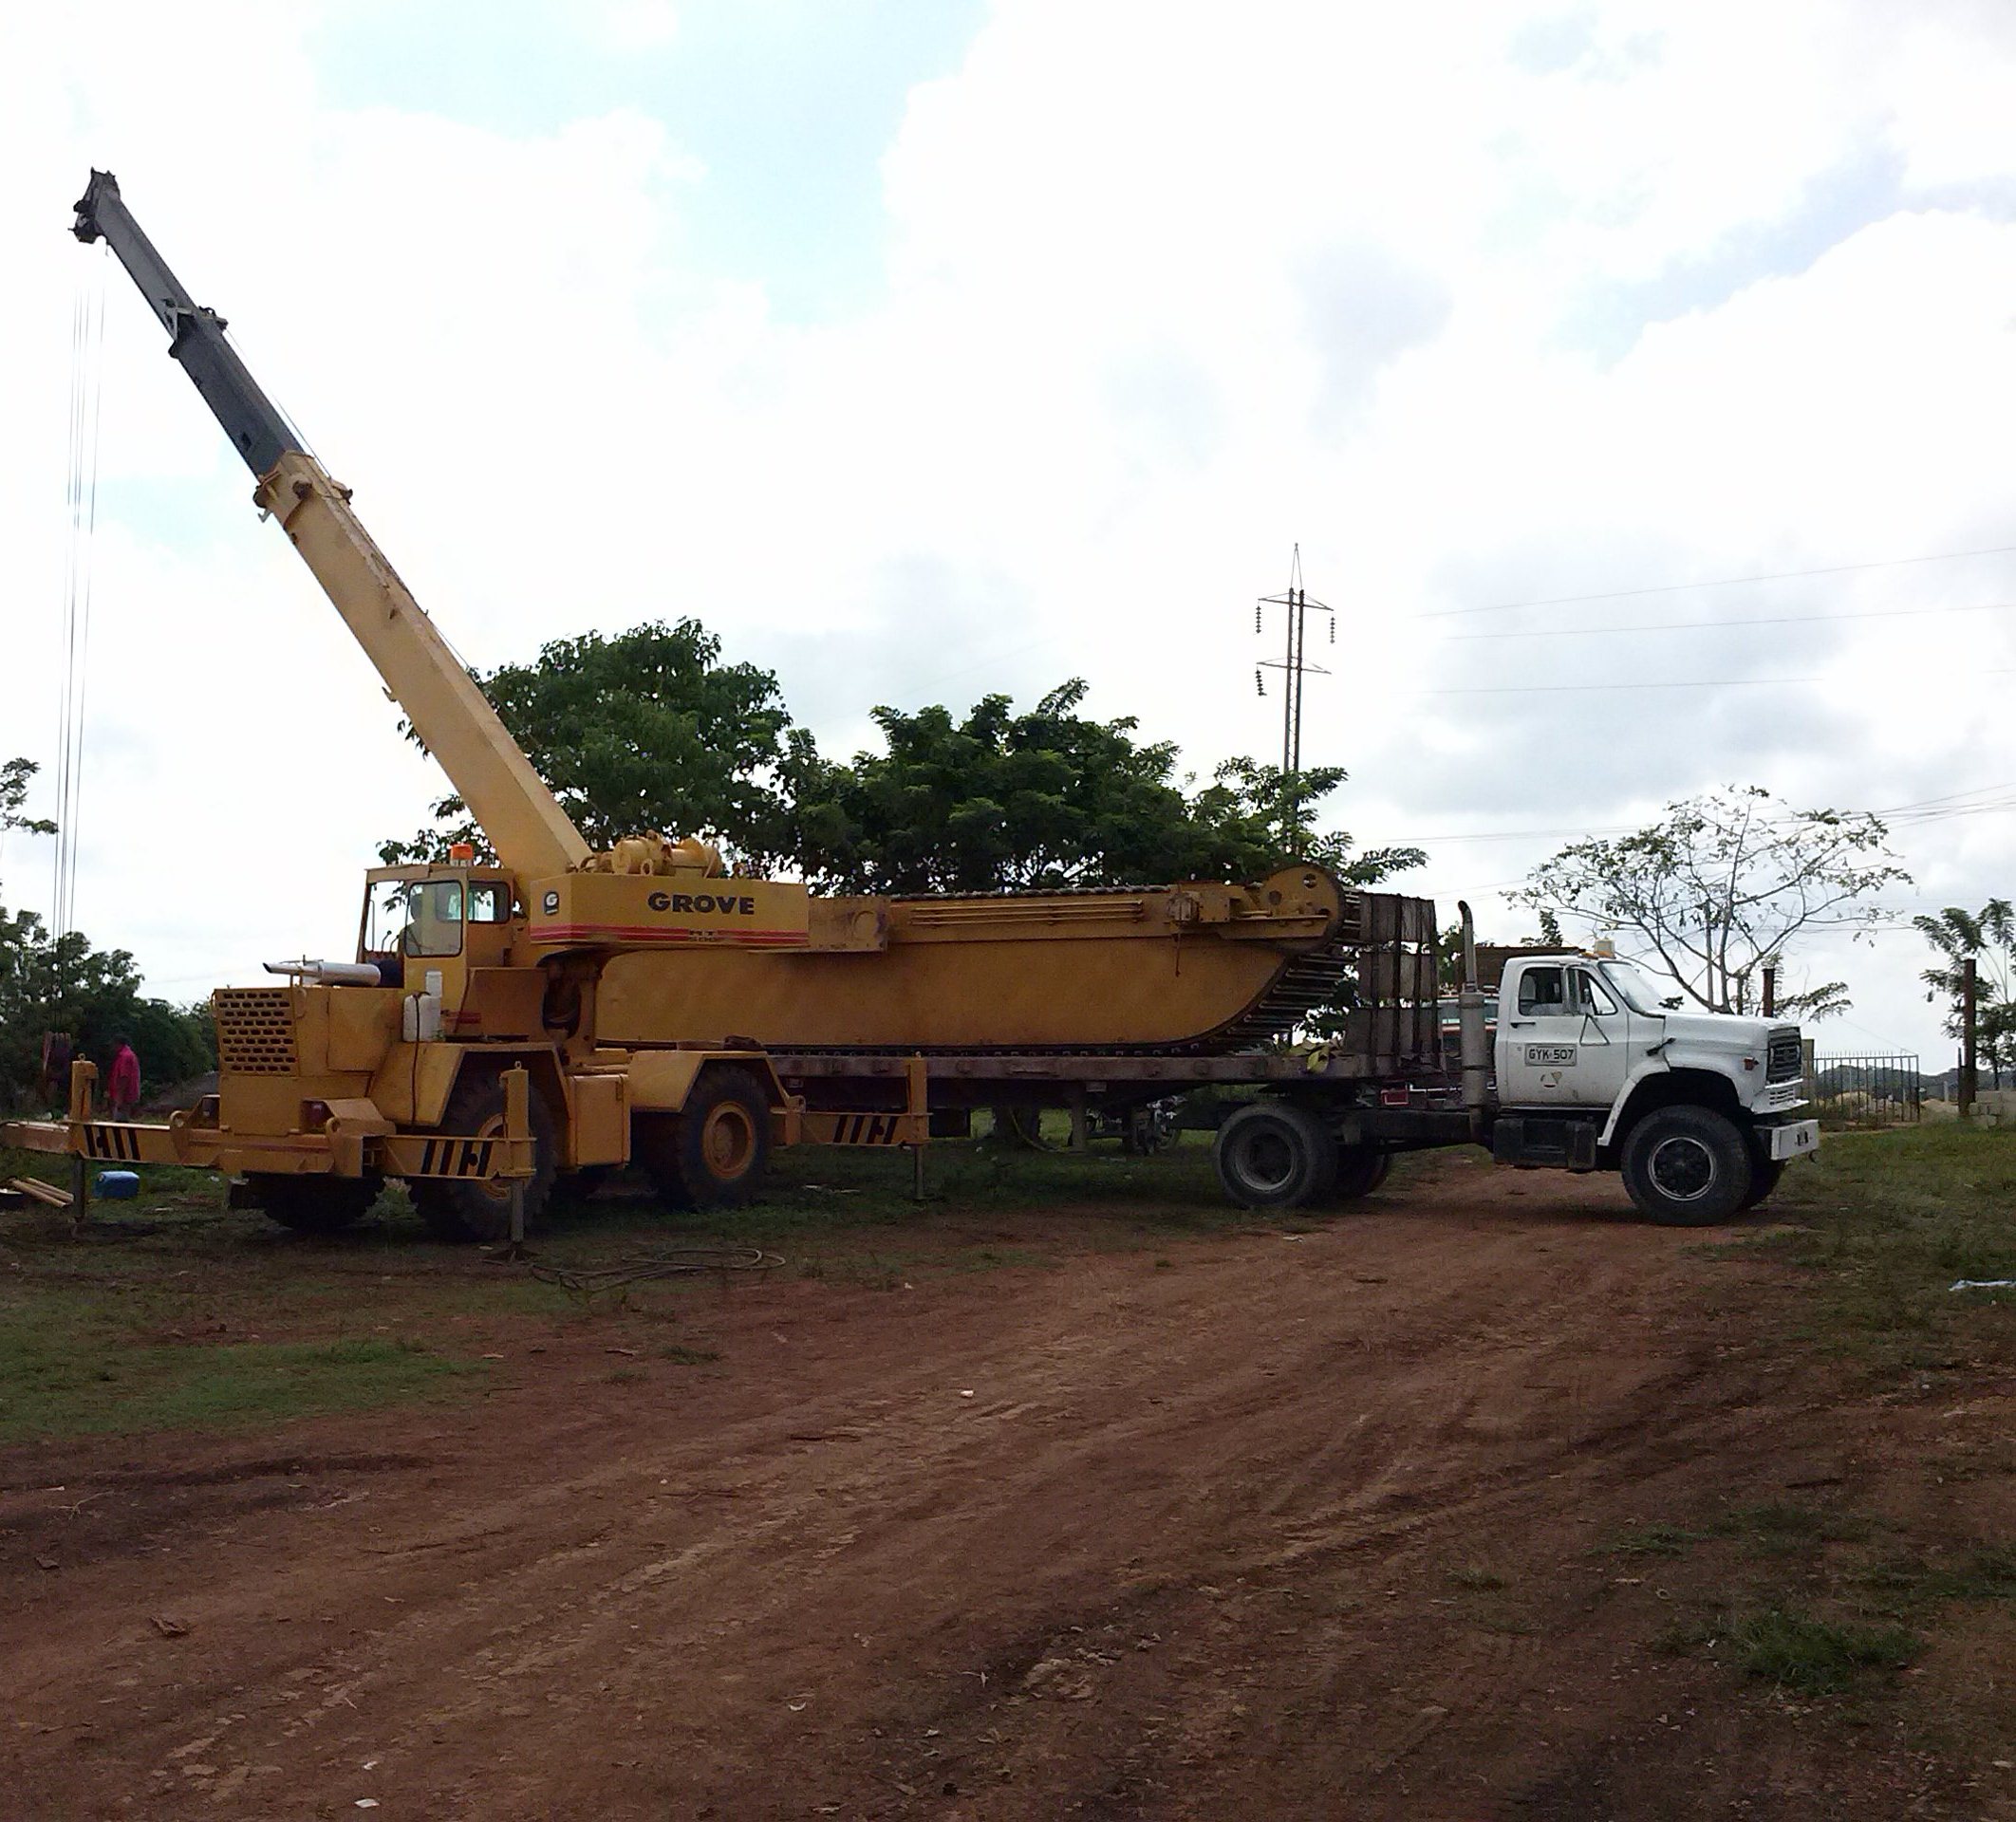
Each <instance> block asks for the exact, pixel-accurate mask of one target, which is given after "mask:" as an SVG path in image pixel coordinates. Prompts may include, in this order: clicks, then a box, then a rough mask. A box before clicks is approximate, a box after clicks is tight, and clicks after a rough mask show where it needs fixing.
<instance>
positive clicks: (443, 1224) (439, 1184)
mask: <svg viewBox="0 0 2016 1822" xmlns="http://www.w3.org/2000/svg"><path fill="white" fill-rule="evenodd" d="M526 1100H527V1102H528V1106H527V1108H526V1114H527V1120H528V1124H529V1125H531V1127H532V1166H533V1168H532V1176H530V1177H529V1178H527V1179H526V1181H525V1225H526V1228H527V1230H528V1231H530V1229H531V1228H532V1224H533V1223H534V1222H535V1221H537V1220H538V1218H539V1217H540V1216H541V1215H543V1214H545V1212H546V1204H547V1200H548V1199H549V1198H550V1197H551V1194H552V1189H553V1174H554V1172H553V1161H554V1158H555V1156H556V1151H557V1148H556V1146H555V1143H554V1139H555V1134H554V1131H553V1116H552V1110H551V1108H550V1107H549V1106H547V1105H546V1097H545V1096H544V1095H543V1094H541V1093H540V1092H539V1090H538V1089H537V1088H533V1089H532V1092H531V1093H530V1094H529V1095H528V1096H527V1097H526ZM441 1130H442V1131H443V1132H452V1133H454V1134H455V1135H456V1136H457V1138H460V1137H462V1136H464V1135H465V1134H466V1135H468V1136H469V1137H472V1138H476V1139H493V1138H499V1137H501V1136H502V1135H503V1131H504V1083H503V1079H502V1077H501V1076H500V1075H499V1074H498V1073H497V1072H496V1071H495V1070H494V1069H463V1070H462V1072H461V1074H460V1075H459V1076H457V1078H456V1084H455V1087H454V1088H452V1089H451V1090H450V1091H449V1095H448V1105H447V1106H446V1107H444V1108H443V1109H442V1111H441ZM407 1188H408V1189H409V1190H411V1192H412V1195H413V1206H414V1207H415V1208H416V1209H418V1210H419V1211H420V1219H421V1220H422V1221H424V1222H425V1223H426V1225H427V1231H428V1232H429V1233H431V1234H432V1235H433V1236H434V1237H435V1238H436V1239H438V1240H454V1241H457V1242H463V1241H469V1240H481V1241H492V1240H502V1239H507V1238H509V1237H510V1235H511V1188H510V1185H509V1183H508V1182H507V1181H503V1180H501V1179H500V1180H498V1181H495V1182H487V1181H476V1182H460V1181H457V1180H456V1179H455V1178H452V1177H416V1178H414V1179H413V1180H412V1181H410V1182H409V1183H408V1184H407Z"/></svg>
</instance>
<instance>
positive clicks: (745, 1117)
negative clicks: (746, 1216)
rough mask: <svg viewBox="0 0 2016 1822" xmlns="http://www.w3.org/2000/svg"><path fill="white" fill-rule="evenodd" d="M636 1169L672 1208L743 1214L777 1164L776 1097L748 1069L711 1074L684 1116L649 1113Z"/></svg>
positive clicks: (640, 1130)
mask: <svg viewBox="0 0 2016 1822" xmlns="http://www.w3.org/2000/svg"><path fill="white" fill-rule="evenodd" d="M635 1143H636V1154H637V1162H639V1163H641V1164H642V1165H643V1166H644V1174H645V1175H646V1176H647V1177H649V1178H650V1180H651V1183H652V1186H653V1187H654V1188H655V1189H656V1190H657V1191H658V1194H659V1197H660V1199H662V1200H663V1201H664V1202H665V1203H666V1204H667V1205H668V1206H669V1207H672V1208H681V1209H685V1208H739V1207H740V1206H741V1205H742V1204H743V1203H744V1202H746V1201H748V1200H749V1199H750V1198H751V1197H752V1196H754V1195H755V1194H756V1186H757V1185H758V1184H759V1183H760V1182H761V1181H762V1180H763V1172H764V1169H765V1168H766V1166H767V1165H768V1164H769V1162H770V1097H769V1096H768V1095H767V1094H765V1093H764V1092H763V1087H762V1084H761V1083H759V1082H758V1081H757V1080H756V1077H755V1076H753V1075H752V1074H750V1072H749V1071H748V1070H747V1069H708V1070H706V1071H704V1072H703V1073H702V1074H701V1076H700V1080H699V1081H698V1082H697V1083H695V1084H694V1088H693V1092H692V1093H691V1094H690V1095H688V1096H687V1097H686V1105H685V1106H683V1107H682V1108H681V1109H680V1111H679V1112H677V1113H661V1114H645V1115H642V1116H640V1117H639V1119H638V1121H637V1126H636V1142H635Z"/></svg>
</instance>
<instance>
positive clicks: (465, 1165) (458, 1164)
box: [412, 1139, 497, 1177]
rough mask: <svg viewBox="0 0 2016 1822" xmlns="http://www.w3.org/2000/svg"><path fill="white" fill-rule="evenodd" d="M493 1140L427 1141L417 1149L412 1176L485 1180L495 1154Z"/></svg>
mask: <svg viewBox="0 0 2016 1822" xmlns="http://www.w3.org/2000/svg"><path fill="white" fill-rule="evenodd" d="M496 1149H497V1141H496V1140H495V1139H429V1140H428V1141H427V1142H426V1143H425V1144H423V1145H422V1146H421V1147H420V1168H419V1169H418V1170H417V1171H415V1172H413V1173H412V1174H413V1175H414V1176H416V1177H488V1176H490V1175H492V1174H493V1173H492V1171H491V1167H490V1166H491V1160H492V1159H493V1158H494V1157H495V1155H496Z"/></svg>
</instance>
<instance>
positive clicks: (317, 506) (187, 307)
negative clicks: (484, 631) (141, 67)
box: [73, 171, 588, 880]
mask: <svg viewBox="0 0 2016 1822" xmlns="http://www.w3.org/2000/svg"><path fill="white" fill-rule="evenodd" d="M73 232H75V233H76V235H77V238H78V239H79V240H83V241H92V240H99V239H103V241H104V243H105V245H106V246H108V247H109V248H111V250H112V251H113V252H114V253H115V254H116V255H117V256H118V258H119V262H120V264H121V266H123V267H124V268H125V269H126V271H127V274H128V275H129V276H130V277H131V278H132V280H133V282H134V283H135V284H136V285H138V286H139V287H140V293H141V295H142V296H144V297H145V298H146V300H147V302H148V304H149V305H150V306H151V307H152V308H153V310H154V313H155V315H156V316H158V317H159V318H160V320H161V324H162V326H163V327H165V328H166V329H167V331H168V334H169V344H168V352H169V353H170V354H171V355H173V356H174V357H175V359H176V360H177V361H178V362H180V363H181V365H182V370H183V371H184V372H185V373H187V374H188V376H189V378H190V379H191V381H194V383H195V385H196V390H197V391H198V392H199V393H201V394H202V396H203V401H204V403H206V404H207V405H209V407H210V409H211V411H212V412H213V413H214V414H215V418H216V419H217V422H218V423H220V424H221V425H223V427H224V433H225V435H226V436H228V437H230V438H231V441H232V446H233V448H234V449H236V450H237V452H238V454H239V455H242V456H243V457H244V458H245V463H246V466H247V467H248V468H250V469H251V470H252V474H253V475H254V476H255V477H256V478H257V480H258V487H257V489H256V490H255V492H254V493H253V495H252V497H253V499H254V500H256V501H257V503H258V504H259V506H260V507H261V508H262V509H264V510H265V511H269V512H271V514H272V515H273V516H274V517H275V518H276V519H278V520H279V521H280V523H281V525H282V526H283V527H284V528H285V529H286V531H287V534H288V536H289V538H290V539H291V540H292V541H293V544H294V548H296V549H297V550H299V551H300V552H301V555H302V559H303V560H304V561H305V562H306V563H307V564H308V567H309V569H310V570H312V571H313V572H314V576H315V580H316V581H317V582H319V583H321V585H322V586H323V590H324V592H325V593H326V594H327V596H328V598H329V600H330V602H331V603H333V604H334V605H335V608H336V611H337V612H338V613H339V614H341V615H342V616H343V618H344V622H345V624H346V625H347V626H348V627H349V629H350V631H351V633H352V634H353V635H354V636H355V638H356V640H357V642H358V643H359V644H360V645H362V646H363V647H364V652H365V655H366V656H367V657H368V658H369V659H370V660H371V662H372V663H373V664H374V665H375V666H376V667H377V669H378V674H379V676H380V677H382V678H383V679H384V683H385V688H386V689H387V690H388V691H389V692H390V693H391V696H392V699H393V700H394V701H395V702H397V703H398V704H399V706H400V707H401V709H402V710H404V711H405V714H406V717H407V719H408V720H409V721H411V722H412V724H413V729H414V732H415V733H416V734H419V735H420V741H421V743H422V744H423V745H424V746H425V747H426V749H427V751H428V752H429V753H433V754H434V756H435V757H436V758H437V759H438V760H439V761H440V765H441V770H442V771H443V772H446V773H447V774H448V781H449V783H450V784H452V785H453V786H454V787H455V789H456V790H457V791H458V792H459V793H460V794H461V798H462V801H463V802H464V803H466V804H467V805H468V806H469V809H470V812H471V814H472V815H474V816H475V818H476V823H477V825H478V826H479V827H481V828H482V830H483V832H484V833H485V834H486V835H487V836H488V837H489V838H490V841H491V844H492V846H494V847H495V849H496V851H497V857H498V859H499V860H501V861H502V862H503V863H504V865H506V866H508V867H510V868H512V869H513V871H514V872H516V873H518V874H519V875H520V876H521V877H522V878H525V879H527V880H536V879H546V878H550V877H551V876H552V875H554V874H557V873H565V872H568V871H569V870H571V869H572V868H575V867H578V866H579V865H581V864H582V863H583V862H584V861H586V860H587V859H588V843H587V842H586V841H585V840H583V839H582V835H581V831H580V830H579V829H577V828H576V827H574V825H573V821H572V819H571V818H570V817H569V815H568V813H567V811H566V810H565V809H562V808H561V806H560V804H559V802H558V800H557V799H555V797H554V796H553V794H552V792H551V790H548V789H547V787H546V783H545V781H544V780H543V779H541V778H540V776H539V774H538V773H537V772H534V771H533V770H532V761H531V760H529V759H528V758H526V756H525V754H524V753H523V752H521V751H520V749H519V747H518V744H517V742H516V741H515V740H513V738H512V737H511V734H510V732H509V731H508V730H507V729H506V728H505V726H504V723H503V722H502V721H501V720H499V719H498V717H497V712H496V711H495V709H494V708H492V707H491V705H490V701H489V699H488V698H487V697H485V696H484V695H483V692H482V691H481V690H480V689H478V688H477V687H476V681H475V679H472V678H471V677H470V675H469V672H468V671H467V669H466V668H465V667H464V666H463V664H462V662H461V660H459V659H457V657H456V655H455V652H454V650H453V649H452V648H451V647H450V645H449V643H448V641H446V640H445V639H443V638H442V637H441V634H440V632H439V629H438V628H437V627H436V626H435V624H434V623H433V621H431V620H430V619H428V617H427V615H426V613H425V612H424V611H423V610H422V609H421V607H420V604H419V603H418V602H416V601H415V600H414V599H413V596H412V594H411V593H410V591H409V590H408V589H407V587H406V585H405V584H404V583H402V582H401V580H400V579H399V573H398V571H397V570H395V569H394V568H393V567H392V566H391V564H390V563H388V562H387V561H386V560H385V556H384V553H383V551H382V550H380V549H379V548H378V546H377V544H376V543H375V542H374V541H373V539H372V537H371V534H370V533H369V532H368V531H366V530H364V525H363V523H362V522H361V521H360V520H359V519H358V517H357V514H356V513H355V512H353V511H351V510H350V492H349V489H348V488H346V487H343V486H341V485H340V484H338V483H337V482H336V481H334V480H332V479H330V477H329V474H328V471H327V469H325V468H324V467H323V466H322V464H321V462H320V461H318V460H317V459H316V458H315V457H314V456H313V455H310V454H309V453H308V451H307V450H306V449H304V448H303V447H302V445H301V438H300V437H299V436H298V435H297V434H296V433H295V431H294V429H293V427H292V426H291V425H290V424H289V422H288V421H287V419H286V418H285V417H283V416H282V415H281V413H280V411H279V410H278V408H277V407H276V406H275V405H274V404H273V402H272V400H270V399H269V398H267V396H266V394H265V393H264V392H263V391H261V390H260V388H259V384H258V382H257V381H255V380H254V379H253V378H252V374H251V373H250V372H249V371H248V370H247V368H246V365H245V363H244V362H243V361H241V360H240V359H239V358H238V353H237V350H236V349H235V348H233V346H232V345H231V344H230V342H229V341H227V340H226V339H225V335H224V319H223V318H222V317H220V316H218V315H217V313H216V312H215V310H210V309H205V308H203V307H201V306H199V305H198V304H196V302H195V301H194V300H193V299H192V298H191V297H190V295H189V293H188V292H187V291H186V290H184V289H183V288H182V286H181V283H180V281H179V280H177V277H176V275H175V274H174V273H173V272H172V271H170V270H168V264H167V262H166V261H165V260H163V259H162V258H161V256H160V254H159V253H158V252H156V251H155V250H154V244H153V243H152V242H151V241H150V240H148V238H147V236H146V235H145V234H144V233H142V232H140V224H139V223H138V222H136V221H135V220H134V219H133V214H132V212H131V211H130V210H128V209H127V207H126V205H125V203H124V201H123V200H122V199H121V196H120V194H119V180H118V178H116V177H113V175H112V174H111V173H110V172H109V171H93V172H92V173H91V182H90V185H89V187H88V188H87V189H86V190H85V191H84V196H83V198H82V199H81V200H80V201H79V202H78V204H77V221H76V225H75V228H74V230H73Z"/></svg>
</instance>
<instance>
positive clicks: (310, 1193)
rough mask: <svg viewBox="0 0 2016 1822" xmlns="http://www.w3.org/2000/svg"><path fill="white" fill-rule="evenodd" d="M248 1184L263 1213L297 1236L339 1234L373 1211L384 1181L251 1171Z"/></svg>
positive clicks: (373, 1177)
mask: <svg viewBox="0 0 2016 1822" xmlns="http://www.w3.org/2000/svg"><path fill="white" fill-rule="evenodd" d="M245 1181H246V1183H247V1185H248V1186H249V1187H250V1188H251V1190H252V1195H253V1196H254V1197H256V1198H257V1199H258V1203H259V1206H260V1208H261V1209H263V1210H264V1211H265V1213H266V1214H267V1215H268V1216H269V1217H270V1218H271V1219H273V1220H276V1221H278V1222H279V1223H280V1225H281V1226H282V1227H287V1228H291V1229H292V1230H293V1231H294V1232H295V1233H296V1234H340V1233H341V1232H342V1231H343V1230H344V1229H345V1228H346V1227H354V1226H355V1225H356V1224H357V1223H358V1222H359V1221H361V1220H363V1219H364V1216H365V1215H366V1214H367V1213H368V1212H369V1211H370V1207H371V1204H372V1203H373V1202H375V1201H376V1200H377V1199H378V1192H379V1191H380V1190H382V1189H383V1187H384V1186H385V1180H384V1179H383V1177H376V1176H372V1177H323V1176H314V1177H282V1176H276V1175H274V1174H273V1173H272V1172H271V1171H252V1172H250V1173H248V1174H247V1176H246V1179H245Z"/></svg>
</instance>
